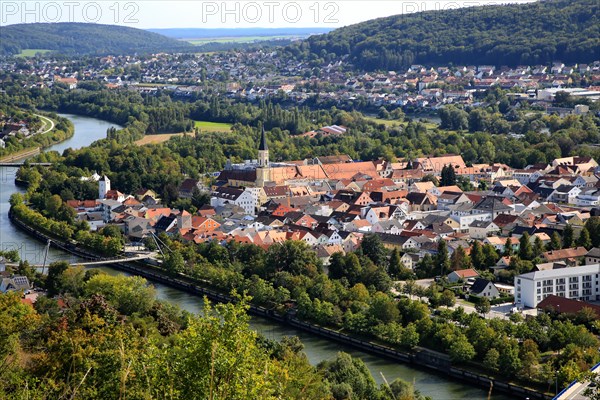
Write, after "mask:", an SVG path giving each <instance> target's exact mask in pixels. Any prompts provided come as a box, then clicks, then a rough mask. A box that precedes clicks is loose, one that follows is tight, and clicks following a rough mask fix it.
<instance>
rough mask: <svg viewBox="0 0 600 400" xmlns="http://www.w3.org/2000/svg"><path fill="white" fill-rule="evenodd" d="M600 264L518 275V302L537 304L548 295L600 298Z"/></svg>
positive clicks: (590, 299) (516, 290)
mask: <svg viewBox="0 0 600 400" xmlns="http://www.w3.org/2000/svg"><path fill="white" fill-rule="evenodd" d="M599 280H600V264H592V265H582V266H579V267H568V268H558V269H551V270H543V271H534V272H528V273H526V274H522V275H518V276H516V277H515V304H516V305H517V306H518V307H530V308H535V307H537V305H538V303H539V302H541V301H542V300H544V299H545V298H546V297H548V296H549V295H555V296H559V297H565V298H568V299H575V300H582V301H598V300H600V284H599V283H598V282H599Z"/></svg>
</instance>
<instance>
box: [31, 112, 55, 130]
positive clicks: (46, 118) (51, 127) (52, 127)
mask: <svg viewBox="0 0 600 400" xmlns="http://www.w3.org/2000/svg"><path fill="white" fill-rule="evenodd" d="M34 115H35V116H37V117H40V118H41V119H43V120H45V121H49V122H50V128H48V129H46V130H45V131H44V132H40V133H39V134H43V133H47V132H50V131H51V130H52V129H54V121H52V120H51V119H50V118H48V117H44V116H43V115H39V114H34Z"/></svg>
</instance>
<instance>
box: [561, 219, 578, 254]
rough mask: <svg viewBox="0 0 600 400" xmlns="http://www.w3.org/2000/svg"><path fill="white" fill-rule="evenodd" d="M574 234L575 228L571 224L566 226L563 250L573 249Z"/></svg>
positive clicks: (563, 236)
mask: <svg viewBox="0 0 600 400" xmlns="http://www.w3.org/2000/svg"><path fill="white" fill-rule="evenodd" d="M574 237H575V235H574V233H573V227H572V226H571V224H567V225H566V226H565V229H563V233H562V245H563V248H565V249H569V248H571V247H573V242H574V240H575V239H574Z"/></svg>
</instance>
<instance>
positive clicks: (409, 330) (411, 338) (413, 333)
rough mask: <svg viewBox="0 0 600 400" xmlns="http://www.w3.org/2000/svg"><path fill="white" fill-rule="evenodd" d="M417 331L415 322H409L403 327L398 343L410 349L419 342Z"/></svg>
mask: <svg viewBox="0 0 600 400" xmlns="http://www.w3.org/2000/svg"><path fill="white" fill-rule="evenodd" d="M419 339H420V338H419V332H418V331H417V327H416V326H415V324H413V323H412V322H410V323H409V324H408V325H406V326H405V327H404V329H403V330H402V333H401V334H400V345H402V346H404V347H406V348H408V349H412V348H414V347H416V346H417V345H418V344H419Z"/></svg>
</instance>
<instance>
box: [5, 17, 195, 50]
mask: <svg viewBox="0 0 600 400" xmlns="http://www.w3.org/2000/svg"><path fill="white" fill-rule="evenodd" d="M0 38H1V40H0V54H1V55H11V54H19V53H20V52H21V51H22V50H24V49H46V50H52V51H56V52H57V53H61V54H65V55H71V54H77V55H82V54H95V55H104V54H134V53H140V54H144V53H157V52H185V51H194V46H192V45H190V44H188V43H185V42H181V41H178V40H175V39H172V38H168V37H166V36H163V35H160V34H158V33H154V32H148V31H145V30H142V29H136V28H130V27H126V26H117V25H101V24H88V23H75V22H64V23H54V24H48V23H32V24H16V25H8V26H3V27H0Z"/></svg>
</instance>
